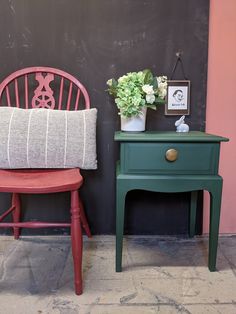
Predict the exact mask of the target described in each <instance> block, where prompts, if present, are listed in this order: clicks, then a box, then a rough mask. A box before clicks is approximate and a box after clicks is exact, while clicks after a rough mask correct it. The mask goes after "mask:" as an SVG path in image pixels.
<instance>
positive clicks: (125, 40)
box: [0, 0, 209, 234]
mask: <svg viewBox="0 0 236 314" xmlns="http://www.w3.org/2000/svg"><path fill="white" fill-rule="evenodd" d="M0 4H1V6H0V80H2V79H3V78H4V77H5V76H6V75H8V74H9V73H11V72H13V71H15V70H17V69H20V68H23V67H28V66H35V65H45V66H52V67H56V68H60V69H63V70H66V71H67V72H69V73H71V74H73V75H74V76H76V77H77V78H79V79H80V80H81V82H83V84H84V85H85V86H86V87H87V89H88V91H89V94H90V97H91V102H92V106H93V107H97V108H98V112H99V113H98V127H97V147H98V167H99V168H98V170H97V171H84V172H83V175H84V177H85V184H84V187H83V189H82V193H81V194H82V197H83V200H84V204H85V209H86V212H87V214H88V220H89V222H90V225H91V229H92V232H93V233H94V234H112V233H114V232H115V162H116V160H117V158H118V156H119V147H118V144H117V143H114V141H113V136H114V132H115V131H116V130H119V127H120V125H119V117H118V115H117V109H116V107H115V105H114V100H113V99H112V98H110V97H109V96H108V94H107V93H106V92H105V89H106V81H107V80H108V79H109V78H111V77H119V76H120V75H123V74H125V73H126V72H129V71H136V70H140V69H144V68H150V69H151V70H152V71H153V72H154V73H155V74H157V75H161V74H166V75H170V74H171V70H172V68H173V66H174V62H175V53H176V51H179V50H181V51H182V52H183V63H184V67H185V72H186V76H187V77H188V78H189V79H190V80H191V84H192V88H191V115H190V116H189V117H188V118H187V119H186V121H187V123H189V124H190V128H191V129H192V130H204V128H205V107H206V78H207V49H208V14H209V1H208V0H178V1H176V0H99V1H97V0H40V1H32V0H21V1H19V0H11V1H5V0H0ZM174 78H175V79H183V76H182V73H181V71H180V68H179V69H177V71H176V74H175V77H174ZM175 120H176V117H171V116H165V115H164V107H159V108H158V110H157V111H153V110H150V111H149V112H148V116H147V129H149V130H174V126H173V123H174V121H175ZM9 202H10V195H8V194H4V195H3V194H2V195H1V197H0V211H1V212H2V211H3V208H4V207H6V206H8V204H9ZM22 203H23V206H24V208H25V211H24V219H35V218H36V216H37V217H38V218H39V219H40V220H49V221H52V220H53V218H54V217H57V219H56V220H60V221H64V220H66V219H69V211H68V207H69V195H68V194H61V195H40V196H26V195H23V196H22ZM188 205H189V195H188V193H183V194H175V195H166V194H159V193H151V192H144V191H142V192H140V191H132V192H130V193H129V195H128V197H127V217H126V218H127V219H126V227H125V228H126V232H127V233H130V234H132V233H133V234H185V233H187V229H188ZM30 208H31V210H29V209H30ZM199 212H201V210H200V211H199ZM36 214H37V215H36ZM200 216H201V215H200ZM200 216H199V221H200V220H201V217H200ZM1 230H2V229H1ZM1 232H4V233H7V232H8V231H6V230H4V231H1ZM9 232H10V231H9ZM23 233H24V234H36V233H37V234H48V233H54V234H55V233H68V230H60V229H53V230H50V229H44V230H30V229H27V230H24V232H23Z"/></svg>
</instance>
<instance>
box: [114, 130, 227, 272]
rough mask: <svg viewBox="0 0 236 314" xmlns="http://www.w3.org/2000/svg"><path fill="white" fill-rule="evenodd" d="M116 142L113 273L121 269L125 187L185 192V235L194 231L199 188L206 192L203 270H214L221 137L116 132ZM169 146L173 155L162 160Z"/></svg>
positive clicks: (219, 197) (224, 139) (216, 242)
mask: <svg viewBox="0 0 236 314" xmlns="http://www.w3.org/2000/svg"><path fill="white" fill-rule="evenodd" d="M115 140H116V141H120V142H121V151H120V162H118V164H117V176H116V271H117V272H120V271H122V246H123V231H124V217H125V199H126V194H127V193H128V192H129V191H131V190H135V189H137V190H147V191H154V192H165V193H177V192H188V191H191V204H190V224H189V235H190V237H192V236H194V234H195V225H196V203H197V195H198V191H199V190H206V191H208V192H209V193H210V196H211V202H210V233H209V252H208V268H209V270H210V271H215V270H216V256H217V245H218V232H219V221H220V207H221V193H222V183H223V180H222V178H221V177H220V176H219V175H218V165H219V154H220V142H227V141H228V139H227V138H225V137H221V136H217V135H212V134H206V133H203V132H198V131H192V132H189V133H176V132H140V133H131V132H116V133H115ZM169 148H175V149H177V150H178V159H177V160H176V161H174V162H168V161H166V160H165V152H166V150H167V149H169Z"/></svg>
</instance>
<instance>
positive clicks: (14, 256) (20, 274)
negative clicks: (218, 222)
mask: <svg viewBox="0 0 236 314" xmlns="http://www.w3.org/2000/svg"><path fill="white" fill-rule="evenodd" d="M207 245H208V240H207V238H204V237H197V238H194V239H188V238H175V237H158V236H132V237H131V236H130V237H126V238H125V240H124V254H123V272H122V273H116V272H115V270H114V264H115V237H114V236H95V237H93V238H92V239H87V238H84V255H83V278H84V293H83V295H81V296H76V295H75V294H74V291H73V267H72V257H71V250H70V239H69V237H63V236H57V237H55V236H52V237H22V238H21V240H18V241H14V240H13V239H12V237H7V236H1V237H0V314H8V313H9V314H15V313H17V314H77V313H79V314H90V313H91V314H95V313H96V314H113V313H114V314H132V313H135V314H139V313H140V314H145V313H163V314H165V313H170V314H172V313H191V314H198V313H204V314H205V313H210V314H211V313H224V314H231V313H232V314H235V313H236V268H235V265H236V236H228V237H220V240H219V250H218V260H217V269H218V271H217V272H214V273H210V272H209V271H208V268H207Z"/></svg>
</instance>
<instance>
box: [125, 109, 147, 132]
mask: <svg viewBox="0 0 236 314" xmlns="http://www.w3.org/2000/svg"><path fill="white" fill-rule="evenodd" d="M146 113H147V107H146V106H145V107H143V110H142V113H140V114H139V115H138V116H134V117H132V118H126V117H122V116H121V131H125V132H142V131H145V127H146Z"/></svg>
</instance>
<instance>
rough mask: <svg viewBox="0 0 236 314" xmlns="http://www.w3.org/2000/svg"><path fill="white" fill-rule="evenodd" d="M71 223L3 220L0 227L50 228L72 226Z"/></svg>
mask: <svg viewBox="0 0 236 314" xmlns="http://www.w3.org/2000/svg"><path fill="white" fill-rule="evenodd" d="M70 226H71V224H70V223H54V222H41V221H38V222H32V221H29V222H27V221H26V222H17V223H14V222H2V223H0V228H9V227H18V228H50V227H70Z"/></svg>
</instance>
